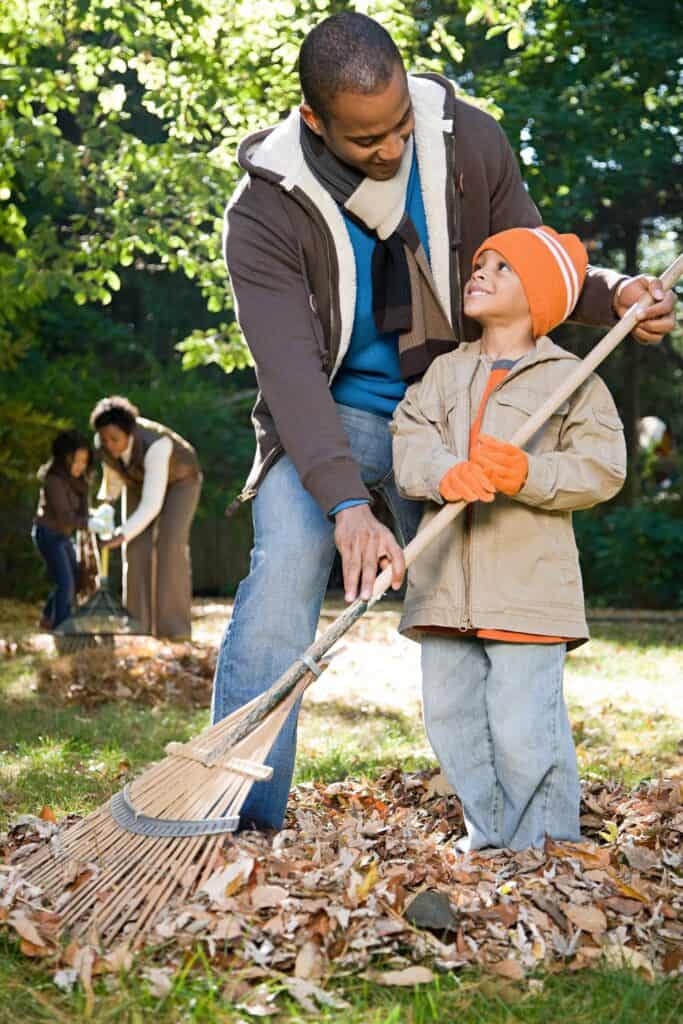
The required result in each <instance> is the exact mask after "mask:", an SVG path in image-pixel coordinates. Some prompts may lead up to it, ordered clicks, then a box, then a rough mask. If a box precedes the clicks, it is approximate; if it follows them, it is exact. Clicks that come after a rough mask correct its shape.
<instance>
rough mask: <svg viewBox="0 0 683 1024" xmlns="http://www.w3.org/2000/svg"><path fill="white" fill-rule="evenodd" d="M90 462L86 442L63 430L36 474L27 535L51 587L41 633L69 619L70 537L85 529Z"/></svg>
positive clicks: (72, 587) (74, 572) (73, 572)
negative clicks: (35, 505)
mask: <svg viewBox="0 0 683 1024" xmlns="http://www.w3.org/2000/svg"><path fill="white" fill-rule="evenodd" d="M92 463H93V451H92V448H91V446H90V442H89V441H88V439H87V438H86V437H84V436H83V434H79V433H78V431H76V430H64V431H62V433H60V434H58V435H57V437H56V438H55V440H54V442H53V445H52V458H51V459H50V461H49V462H47V463H45V465H44V466H41V468H40V470H39V471H38V479H39V480H40V482H41V488H40V497H39V499H38V508H37V510H36V514H35V518H34V525H33V532H32V536H33V541H34V543H35V545H36V547H37V548H38V551H39V552H40V554H41V555H42V556H43V559H44V560H45V565H46V566H47V571H48V573H49V574H50V577H51V579H52V580H53V582H54V584H55V587H54V590H53V591H52V593H51V594H50V596H49V597H48V599H47V602H46V604H45V607H44V608H43V614H42V618H41V620H40V625H41V627H42V628H43V629H56V627H57V626H59V625H60V623H62V622H63V621H64V620H65V619H67V618H68V617H69V615H70V614H71V606H72V604H73V601H74V598H75V596H76V589H77V581H78V562H77V560H76V550H75V548H74V544H73V539H72V538H73V535H74V533H75V532H76V530H85V529H87V527H88V481H89V477H90V473H91V469H92Z"/></svg>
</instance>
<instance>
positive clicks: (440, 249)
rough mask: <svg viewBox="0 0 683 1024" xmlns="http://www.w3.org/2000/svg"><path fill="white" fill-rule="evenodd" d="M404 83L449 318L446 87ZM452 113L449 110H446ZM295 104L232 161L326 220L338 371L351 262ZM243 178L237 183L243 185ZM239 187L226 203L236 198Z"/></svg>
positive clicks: (433, 82) (349, 314)
mask: <svg viewBox="0 0 683 1024" xmlns="http://www.w3.org/2000/svg"><path fill="white" fill-rule="evenodd" d="M408 88H409V90H410V97H411V100H412V104H413V110H414V112H415V131H414V138H415V151H416V154H417V163H418V167H419V170H420V184H421V188H422V198H423V202H424V207H425V217H426V220H427V233H428V236H429V252H430V264H431V270H432V276H433V278H434V282H435V285H436V289H437V293H438V296H439V300H440V302H441V305H442V306H443V309H444V312H445V313H446V316H447V317H448V319H449V321H450V318H451V316H450V313H451V295H450V251H449V231H448V228H449V226H448V222H447V217H446V215H445V211H446V190H447V172H448V167H447V154H446V146H445V145H444V135H445V134H450V133H452V131H453V121H452V118H450V117H447V116H445V115H446V113H447V112H448V111H449V110H451V108H452V97H453V93H452V91H451V86H450V84H449V83H448V82H447V80H445V79H440V78H439V77H438V76H435V77H432V76H424V77H423V76H420V75H408ZM451 112H452V111H451ZM299 130H300V114H299V111H298V109H297V110H293V111H292V112H291V113H290V114H289V116H288V117H287V118H286V119H285V120H284V121H282V122H281V123H280V124H279V125H277V127H275V128H270V129H266V130H265V131H260V132H257V133H255V134H254V135H250V136H248V137H247V138H246V139H244V141H243V142H242V143H241V145H240V147H239V150H238V154H237V160H238V163H239V165H240V167H241V168H242V169H243V170H244V171H246V172H247V175H249V176H254V177H262V178H264V179H265V180H267V181H270V182H272V183H274V184H277V185H279V186H280V187H281V188H282V189H284V191H285V192H290V193H293V194H296V191H297V190H299V191H300V192H303V193H304V195H305V196H306V198H307V199H308V200H309V201H310V202H311V203H313V205H314V206H315V208H316V209H317V211H318V213H319V215H320V216H321V218H322V220H323V221H324V222H325V224H326V226H327V228H328V230H329V233H330V235H331V238H332V241H333V243H334V245H335V248H336V251H337V258H338V262H339V305H340V313H341V332H340V334H341V336H340V343H339V349H338V355H337V360H336V364H335V367H334V370H333V373H332V376H334V374H335V373H336V371H337V370H338V368H339V366H340V364H341V361H342V359H343V358H344V356H345V354H346V351H347V349H348V346H349V343H350V340H351V332H352V330H353V320H354V314H355V307H356V262H355V257H354V253H353V246H352V245H351V240H350V238H349V234H348V231H347V230H346V225H345V223H344V218H343V216H342V214H341V213H340V211H339V208H338V207H337V204H336V203H335V202H334V200H333V199H332V197H331V196H330V195H329V193H328V192H327V191H326V190H325V189H324V188H323V187H322V185H321V184H320V183H319V182H318V181H317V180H316V178H315V177H314V176H313V174H312V173H311V171H310V170H309V168H308V166H307V165H306V162H305V160H304V157H303V153H302V151H301V144H300V142H299ZM246 180H247V179H244V180H243V183H242V187H244V185H245V184H246ZM241 191H242V188H238V189H237V191H236V193H235V195H234V196H233V199H232V200H231V203H230V206H232V205H233V204H234V202H236V200H237V198H238V197H239V195H240V194H241Z"/></svg>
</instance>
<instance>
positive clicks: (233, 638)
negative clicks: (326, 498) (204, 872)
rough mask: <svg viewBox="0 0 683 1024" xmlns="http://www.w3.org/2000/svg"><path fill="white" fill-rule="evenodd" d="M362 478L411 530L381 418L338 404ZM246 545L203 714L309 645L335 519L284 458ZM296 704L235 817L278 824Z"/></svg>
mask: <svg viewBox="0 0 683 1024" xmlns="http://www.w3.org/2000/svg"><path fill="white" fill-rule="evenodd" d="M337 409H338V412H339V415H340V417H341V420H342V423H343V424H344V429H345V430H346V433H347V435H348V438H349V442H350V445H351V451H352V453H353V456H354V458H355V459H356V461H357V462H358V463H359V465H360V468H361V474H362V477H363V481H364V482H365V483H366V484H367V485H368V486H369V487H373V488H374V489H375V490H377V491H380V492H381V493H382V495H383V497H384V498H385V500H386V502H387V504H388V506H389V508H390V509H391V511H392V513H393V515H394V519H395V523H396V533H397V537H398V540H399V542H400V543H402V544H405V543H406V542H407V541H408V540H410V539H411V538H412V536H413V535H414V533H415V531H416V530H417V526H418V523H419V520H420V515H421V512H422V504H421V503H420V502H414V501H407V500H405V499H404V498H401V497H400V496H399V494H398V492H397V490H396V486H395V484H394V481H393V475H392V468H391V434H390V433H389V421H388V420H386V419H384V417H382V416H376V415H374V414H373V413H369V412H363V411H361V410H359V409H352V408H350V407H349V406H344V405H338V406H337ZM252 515H253V521H254V546H253V548H252V552H251V567H250V570H249V575H248V576H247V577H246V579H244V580H242V582H241V583H240V585H239V588H238V590H237V595H236V598H235V606H234V609H233V614H232V621H231V622H230V624H229V625H228V628H227V630H226V632H225V635H224V637H223V642H222V644H221V649H220V652H219V655H218V663H217V665H216V675H215V678H214V688H213V702H212V721H213V722H218V721H220V720H221V719H222V718H225V716H226V715H228V714H230V713H231V712H232V711H234V710H236V708H239V707H242V705H243V704H246V703H247V701H250V700H251V699H252V698H253V697H256V696H257V695H258V694H260V693H262V692H263V691H264V690H265V689H267V687H268V686H270V684H271V683H273V682H274V681H275V680H276V679H277V678H278V677H279V676H280V675H282V673H283V672H284V671H285V670H286V669H287V668H289V666H290V665H291V664H292V662H293V661H295V660H296V659H297V658H298V657H299V656H300V655H301V654H302V653H303V652H304V651H305V650H306V648H307V647H308V646H309V645H310V644H311V643H312V641H313V638H314V636H315V631H316V627H317V624H318V617H319V615H320V607H321V605H322V602H323V598H324V596H325V589H326V587H327V581H328V579H329V575H330V570H331V568H332V563H333V561H334V554H335V545H334V523H333V522H332V521H331V520H329V519H328V518H327V516H325V515H324V514H323V512H322V511H321V510H320V507H319V506H318V504H317V503H316V502H315V500H314V499H313V498H312V497H311V495H310V494H309V493H308V491H307V490H306V489H305V488H304V487H303V485H302V483H301V481H300V480H299V476H298V474H297V472H296V470H295V468H294V466H293V464H292V462H291V461H290V459H289V458H287V457H286V456H283V457H282V458H281V459H280V460H279V461H278V462H277V463H276V464H275V465H274V466H273V468H272V469H271V470H270V471H269V472H268V474H267V476H266V478H265V480H264V481H263V483H262V485H261V487H260V489H259V492H258V494H257V496H256V498H255V499H254V502H253V510H252ZM298 711H299V709H298V707H296V708H294V709H293V710H292V713H291V715H290V716H289V718H288V719H287V722H286V723H285V725H284V727H283V729H282V731H281V732H280V734H279V736H278V738H277V740H276V741H275V743H274V745H273V748H272V750H271V752H270V755H269V757H268V761H267V763H268V764H270V765H272V766H273V769H274V772H273V778H272V780H271V781H270V782H258V783H256V784H255V785H254V786H253V787H252V789H251V792H250V793H249V796H248V798H247V800H246V802H245V804H244V807H243V809H242V812H241V818H242V824H248V823H249V822H253V823H254V824H256V825H257V826H259V827H261V828H280V827H281V826H282V822H283V820H284V815H285V809H286V806H287V797H288V795H289V788H290V784H291V780H292V773H293V770H294V756H295V753H296V726H297V718H298Z"/></svg>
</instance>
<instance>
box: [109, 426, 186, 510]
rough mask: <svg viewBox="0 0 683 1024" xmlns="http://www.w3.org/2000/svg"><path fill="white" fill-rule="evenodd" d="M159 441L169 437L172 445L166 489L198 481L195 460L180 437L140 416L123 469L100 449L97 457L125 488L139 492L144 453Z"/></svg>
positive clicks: (116, 460)
mask: <svg viewBox="0 0 683 1024" xmlns="http://www.w3.org/2000/svg"><path fill="white" fill-rule="evenodd" d="M162 437H169V438H170V439H171V442H172V443H173V451H172V452H171V458H170V461H169V464H168V486H169V487H172V486H173V484H177V483H180V481H182V480H189V479H195V478H196V477H198V476H199V475H200V473H201V470H200V467H199V459H198V458H197V453H196V452H195V450H194V448H193V447H192V445H191V444H190V443H189V442H188V441H186V440H185V439H184V438H183V437H181V436H180V434H176V433H175V432H174V431H173V430H170V429H169V428H168V427H165V426H163V424H161V423H155V422H154V420H146V419H143V417H142V416H138V418H137V420H136V421H135V427H134V428H133V451H132V454H131V459H130V462H129V464H128V465H127V466H126V465H124V463H123V461H122V460H121V459H115V458H113V456H111V455H110V454H109V453H108V452H107V451H106V449H105V448H104V447H103V446H101V445H100V446H99V454H100V457H101V459H102V461H103V462H105V463H106V464H107V466H109V467H111V469H113V470H114V472H115V473H117V474H118V476H120V477H121V479H122V480H123V482H124V484H125V485H126V487H130V488H131V489H132V490H134V491H138V492H139V491H141V490H142V483H143V480H144V479H145V455H146V454H147V450H148V449H149V448H150V446H151V445H153V444H154V442H155V441H158V440H159V439H160V438H162Z"/></svg>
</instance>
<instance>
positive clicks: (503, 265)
mask: <svg viewBox="0 0 683 1024" xmlns="http://www.w3.org/2000/svg"><path fill="white" fill-rule="evenodd" d="M498 269H499V270H509V269H510V264H509V263H506V262H505V260H500V262H499V263H498Z"/></svg>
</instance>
